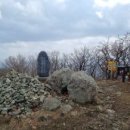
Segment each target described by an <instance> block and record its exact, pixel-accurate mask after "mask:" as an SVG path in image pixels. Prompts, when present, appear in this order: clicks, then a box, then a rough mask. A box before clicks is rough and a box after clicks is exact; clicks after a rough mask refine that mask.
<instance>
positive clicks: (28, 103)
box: [0, 71, 50, 115]
mask: <svg viewBox="0 0 130 130" xmlns="http://www.w3.org/2000/svg"><path fill="white" fill-rule="evenodd" d="M49 95H50V93H49V92H48V90H47V88H46V85H45V84H42V83H41V82H39V81H38V80H37V79H36V78H32V77H30V76H27V75H24V74H19V73H17V72H15V71H11V72H10V73H8V74H7V75H6V76H4V77H1V78H0V114H10V115H20V114H28V113H31V111H32V110H33V109H35V108H37V107H38V106H40V105H41V104H42V103H43V101H44V99H45V98H46V97H48V96H49Z"/></svg>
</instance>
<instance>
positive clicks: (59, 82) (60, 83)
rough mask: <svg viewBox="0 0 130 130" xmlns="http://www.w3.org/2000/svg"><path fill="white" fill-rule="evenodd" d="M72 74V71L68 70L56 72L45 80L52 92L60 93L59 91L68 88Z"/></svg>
mask: <svg viewBox="0 0 130 130" xmlns="http://www.w3.org/2000/svg"><path fill="white" fill-rule="evenodd" d="M72 73H73V71H72V70H70V69H68V68H64V69H61V70H57V71H55V72H54V73H53V74H52V75H51V76H50V77H49V78H48V79H47V83H48V84H49V85H50V86H52V89H53V90H55V91H56V92H58V93H61V90H62V89H63V88H65V87H67V86H68V84H69V81H70V77H71V75H72Z"/></svg>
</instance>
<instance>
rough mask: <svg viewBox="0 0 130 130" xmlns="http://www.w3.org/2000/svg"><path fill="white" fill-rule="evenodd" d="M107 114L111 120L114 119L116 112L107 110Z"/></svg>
mask: <svg viewBox="0 0 130 130" xmlns="http://www.w3.org/2000/svg"><path fill="white" fill-rule="evenodd" d="M106 113H107V114H108V116H109V118H110V119H113V118H114V117H115V111H114V110H111V109H107V110H106Z"/></svg>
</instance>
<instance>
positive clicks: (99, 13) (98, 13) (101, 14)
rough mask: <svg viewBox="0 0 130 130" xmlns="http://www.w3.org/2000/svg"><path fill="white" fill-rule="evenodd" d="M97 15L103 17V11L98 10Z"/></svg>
mask: <svg viewBox="0 0 130 130" xmlns="http://www.w3.org/2000/svg"><path fill="white" fill-rule="evenodd" d="M96 15H97V16H98V17H99V18H101V19H102V18H103V13H102V12H100V11H97V12H96Z"/></svg>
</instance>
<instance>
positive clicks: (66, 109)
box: [61, 105, 72, 114]
mask: <svg viewBox="0 0 130 130" xmlns="http://www.w3.org/2000/svg"><path fill="white" fill-rule="evenodd" d="M71 110H72V106H71V105H62V106H61V111H62V113H64V114H66V113H68V112H70V111H71Z"/></svg>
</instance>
